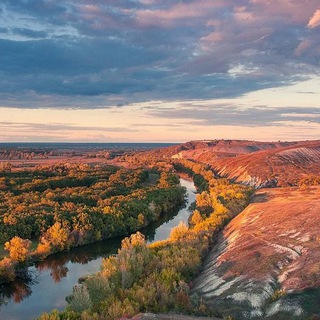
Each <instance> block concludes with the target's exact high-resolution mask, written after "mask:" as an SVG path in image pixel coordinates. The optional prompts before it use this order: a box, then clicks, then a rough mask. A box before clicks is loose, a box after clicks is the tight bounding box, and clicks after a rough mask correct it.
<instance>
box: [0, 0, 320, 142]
mask: <svg viewBox="0 0 320 320" xmlns="http://www.w3.org/2000/svg"><path fill="white" fill-rule="evenodd" d="M0 82H1V84H0V142H19V141H22V142H184V141H188V140H198V139H249V140H265V141H271V140H272V141H275V140H307V139H308V140H311V139H319V137H320V2H319V0H180V1H178V0H91V1H89V0H60V1H56V0H1V3H0Z"/></svg>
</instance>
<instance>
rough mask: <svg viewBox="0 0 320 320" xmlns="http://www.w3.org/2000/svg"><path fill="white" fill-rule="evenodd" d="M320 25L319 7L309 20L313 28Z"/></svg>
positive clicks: (310, 26)
mask: <svg viewBox="0 0 320 320" xmlns="http://www.w3.org/2000/svg"><path fill="white" fill-rule="evenodd" d="M318 26H320V9H318V10H317V11H316V12H315V13H314V14H313V16H312V17H311V19H310V20H309V23H308V27H309V28H311V29H313V28H316V27H318Z"/></svg>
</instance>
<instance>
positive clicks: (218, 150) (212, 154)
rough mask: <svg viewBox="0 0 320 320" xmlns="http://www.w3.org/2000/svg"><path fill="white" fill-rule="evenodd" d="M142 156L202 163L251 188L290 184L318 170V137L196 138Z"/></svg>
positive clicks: (319, 143) (317, 173) (319, 142)
mask: <svg viewBox="0 0 320 320" xmlns="http://www.w3.org/2000/svg"><path fill="white" fill-rule="evenodd" d="M143 156H144V157H146V156H152V157H156V158H170V157H171V158H184V159H191V160H194V161H197V162H201V163H206V164H209V165H210V166H211V167H212V169H213V170H214V171H215V172H216V173H217V174H219V175H220V176H223V177H227V178H229V179H233V180H234V181H236V182H242V183H245V184H249V185H252V186H255V187H274V186H294V185H297V184H298V183H299V181H300V180H301V179H304V178H307V177H309V176H314V175H319V173H320V140H316V141H296V142H259V141H249V140H199V141H190V142H187V143H183V144H181V145H177V146H172V147H168V148H162V149H156V150H151V151H147V152H144V153H143Z"/></svg>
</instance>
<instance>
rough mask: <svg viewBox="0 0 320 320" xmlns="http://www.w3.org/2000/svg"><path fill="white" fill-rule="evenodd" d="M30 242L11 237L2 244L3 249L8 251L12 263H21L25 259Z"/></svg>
mask: <svg viewBox="0 0 320 320" xmlns="http://www.w3.org/2000/svg"><path fill="white" fill-rule="evenodd" d="M30 245H31V241H30V240H28V239H22V238H20V237H13V238H12V239H11V240H10V241H8V242H6V243H5V244H4V249H5V250H7V251H9V256H10V259H11V260H12V261H17V262H23V261H25V260H26V259H27V256H28V253H29V248H30Z"/></svg>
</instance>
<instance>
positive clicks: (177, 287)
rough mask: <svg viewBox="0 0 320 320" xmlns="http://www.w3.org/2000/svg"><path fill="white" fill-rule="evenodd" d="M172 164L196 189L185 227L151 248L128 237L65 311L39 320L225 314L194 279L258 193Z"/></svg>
mask: <svg viewBox="0 0 320 320" xmlns="http://www.w3.org/2000/svg"><path fill="white" fill-rule="evenodd" d="M171 166H172V168H174V169H175V170H177V171H180V172H184V173H187V174H188V175H189V176H191V177H193V179H194V181H195V183H196V185H197V189H198V192H199V193H198V194H197V197H196V203H195V208H194V211H193V213H192V214H191V216H190V219H189V225H188V226H187V225H185V224H183V223H181V224H180V225H179V226H178V227H176V228H174V229H173V230H172V232H171V235H170V237H169V238H168V239H167V240H164V241H160V242H156V243H154V244H151V245H147V244H146V242H145V239H144V236H143V235H142V234H141V233H139V232H138V233H136V234H133V235H131V236H130V237H129V238H125V239H124V240H123V241H122V246H121V249H120V250H119V251H118V254H117V255H116V256H112V257H109V258H106V259H104V260H103V262H102V266H101V271H100V272H98V273H97V274H95V275H92V276H88V277H87V278H86V279H85V280H84V282H83V283H81V284H79V285H77V286H76V287H74V290H73V294H72V295H71V296H69V297H68V298H67V301H68V306H67V308H66V310H65V311H62V312H59V311H57V310H54V311H52V312H51V313H49V314H43V315H42V316H41V317H40V318H39V320H66V319H81V320H87V319H95V320H100V319H120V318H122V317H131V316H133V315H135V314H137V313H140V312H156V313H158V312H162V313H163V312H168V311H174V312H179V313H184V314H196V315H217V316H220V315H219V314H218V313H217V312H216V311H215V310H214V309H212V308H210V307H208V306H207V305H206V303H205V301H203V300H202V299H201V298H199V297H198V296H197V294H195V293H193V292H192V280H193V279H194V278H195V276H196V275H197V274H199V272H200V269H201V265H202V262H203V260H204V258H205V257H206V256H207V254H208V252H209V250H210V247H211V246H212V243H213V242H214V239H215V236H216V235H217V233H218V232H219V231H221V230H222V228H223V227H224V226H225V225H226V224H227V223H228V222H229V221H230V220H231V219H232V218H233V217H235V216H236V215H237V214H238V213H239V212H241V211H242V210H243V209H244V208H245V207H246V206H247V205H248V203H249V199H250V197H251V195H252V193H253V190H252V189H251V188H249V187H246V186H243V185H236V184H231V183H229V182H228V180H227V179H218V178H216V177H215V176H214V174H213V172H212V171H211V170H210V169H209V168H208V167H206V166H204V165H202V164H198V163H194V162H192V161H188V160H179V161H175V162H171Z"/></svg>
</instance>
